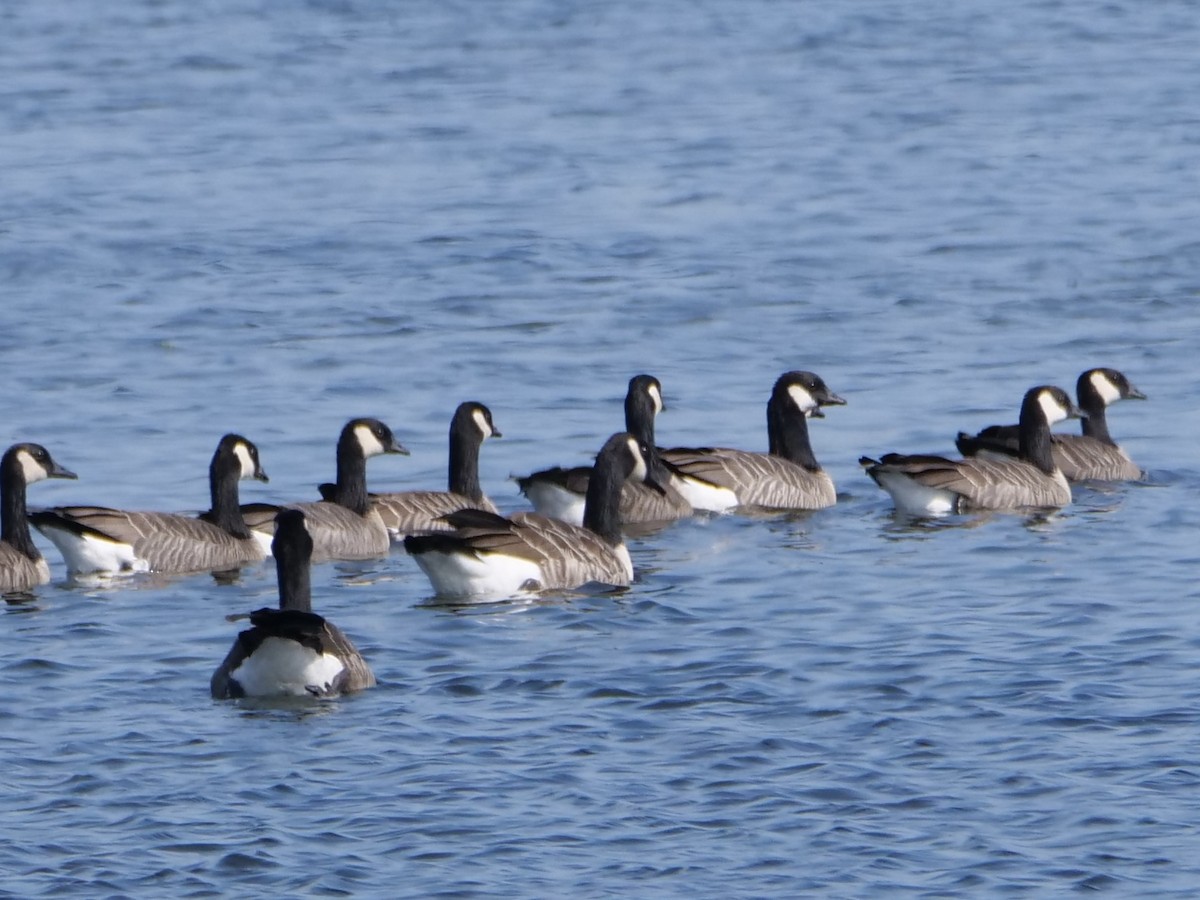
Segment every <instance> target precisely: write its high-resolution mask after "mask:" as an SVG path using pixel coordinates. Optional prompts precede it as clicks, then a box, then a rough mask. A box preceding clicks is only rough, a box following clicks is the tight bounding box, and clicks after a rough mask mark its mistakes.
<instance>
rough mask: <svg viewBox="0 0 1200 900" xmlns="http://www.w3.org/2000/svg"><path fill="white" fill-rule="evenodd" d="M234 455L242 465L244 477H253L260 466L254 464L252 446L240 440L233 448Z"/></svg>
mask: <svg viewBox="0 0 1200 900" xmlns="http://www.w3.org/2000/svg"><path fill="white" fill-rule="evenodd" d="M233 455H234V456H236V457H237V461H238V463H239V464H240V465H241V467H242V477H243V478H253V477H254V472H255V470H256V469H257V468H258V467H257V466H255V465H254V457H252V456H251V455H250V448H249V447H247V446H246V445H245V444H243V443H242V442H241V441H238V443H237V446H236V447H234V448H233Z"/></svg>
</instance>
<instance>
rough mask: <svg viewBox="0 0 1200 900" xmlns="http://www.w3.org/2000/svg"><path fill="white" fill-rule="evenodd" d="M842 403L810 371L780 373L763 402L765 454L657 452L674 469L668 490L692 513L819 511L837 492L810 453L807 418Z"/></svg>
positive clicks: (713, 449) (706, 449) (712, 449)
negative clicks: (692, 509) (675, 492)
mask: <svg viewBox="0 0 1200 900" xmlns="http://www.w3.org/2000/svg"><path fill="white" fill-rule="evenodd" d="M845 403H846V401H845V400H843V399H842V398H841V397H839V396H838V395H837V394H835V393H833V392H832V391H830V390H829V388H828V387H826V385H825V382H824V381H822V380H821V378H820V377H819V376H817V375H815V374H813V373H812V372H801V371H793V372H785V373H784V374H783V375H780V376H779V378H778V379H777V380H776V381H775V385H774V387H773V388H772V390H771V397H770V399H769V400H768V401H767V440H768V450H767V452H766V453H755V452H752V451H749V450H731V449H728V448H725V447H700V448H694V449H692V448H682V447H680V448H675V449H671V450H661V451H659V454H660V455H661V456H662V458H663V459H664V460H665V461H666V462H667V463H668V464H669V465H670V466H672V467H673V469H674V477H673V478H672V481H671V484H672V486H674V487H675V488H676V489H677V490H678V491H679V493H681V494H682V495H683V496H684V498H685V499H686V500H687V501H688V502H689V503H690V504H691V505H692V506H693V507H695V508H696V509H702V510H708V511H711V512H726V511H728V510H731V509H734V508H735V507H757V508H760V509H774V510H780V509H791V510H797V509H824V508H825V507H828V506H833V505H834V504H835V503H836V502H837V492H836V491H835V490H834V486H833V479H831V478H830V477H829V475H828V473H826V472H825V470H824V469H822V468H821V466H820V464H819V463H818V462H817V458H816V456H814V455H813V450H812V444H811V443H810V442H809V439H808V419H809V418H814V419H821V418H824V417H825V414H824V413H823V412H822V411H821V408H822V407H825V406H842V405H844V404H845Z"/></svg>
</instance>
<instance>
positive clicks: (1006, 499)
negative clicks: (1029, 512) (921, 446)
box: [859, 385, 1080, 515]
mask: <svg viewBox="0 0 1200 900" xmlns="http://www.w3.org/2000/svg"><path fill="white" fill-rule="evenodd" d="M1078 415H1080V410H1079V409H1078V408H1077V407H1076V406H1075V404H1074V403H1072V402H1071V399H1070V398H1069V397H1068V396H1067V394H1066V392H1065V391H1063V390H1062V389H1061V388H1058V387H1054V386H1053V385H1039V386H1038V387H1034V388H1030V389H1029V390H1028V391H1027V392H1026V393H1025V396H1024V398H1023V399H1022V402H1021V417H1020V423H1019V426H1018V427H1019V435H1018V456H1017V457H1015V458H1012V457H1009V458H999V459H990V458H982V457H974V458H972V457H968V458H965V459H949V458H947V457H942V456H934V455H924V454H900V453H888V454H885V455H884V456H883V457H881V458H880V459H878V460H875V459H872V458H870V457H865V456H864V457H862V458H861V459H860V460H859V463H860V464H861V465H862V466H863V467H864V468H865V469H866V471H867V474H868V475H870V476H871V478H872V479H873V480H874V481H875V482H876V484H878V485H879V486H880V487H882V488H883V489H884V490H886V491H887V492H888V493H889V494H890V495H891V496H892V499H893V501H894V503H895V505H896V508H897V509H899V510H900V511H902V512H904V513H907V514H910V515H930V514H932V515H939V514H943V513H955V512H968V511H973V510H985V509H1018V508H1024V507H1042V508H1054V507H1060V506H1066V505H1067V504H1069V503H1070V502H1071V489H1070V486H1069V485H1068V484H1067V480H1066V478H1065V477H1064V476H1063V474H1062V472H1061V470H1059V469H1058V468H1057V466H1056V465H1055V463H1054V457H1053V454H1052V452H1051V444H1050V425H1051V424H1053V423H1054V422H1059V421H1062V420H1063V419H1066V418H1070V417H1073V416H1078Z"/></svg>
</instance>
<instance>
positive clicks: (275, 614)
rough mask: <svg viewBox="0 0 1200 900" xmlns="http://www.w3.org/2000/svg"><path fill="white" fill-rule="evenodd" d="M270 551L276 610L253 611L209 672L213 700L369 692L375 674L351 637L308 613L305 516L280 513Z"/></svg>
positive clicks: (309, 555)
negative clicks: (245, 626)
mask: <svg viewBox="0 0 1200 900" xmlns="http://www.w3.org/2000/svg"><path fill="white" fill-rule="evenodd" d="M271 548H272V551H273V552H274V554H275V570H276V573H277V574H278V578H279V609H270V608H266V607H264V608H263V609H259V610H255V611H254V612H252V613H250V625H251V627H250V628H249V629H247V630H246V631H243V632H242V633H241V634H239V635H238V636H237V639H236V640H234V642H233V647H232V648H231V649H230V650H229V653H228V654H227V655H226V657H225V660H224V662H222V663H221V665H220V666H218V667H217V671H216V672H214V673H213V676H212V681H211V682H210V685H209V686H210V689H211V690H212V695H213V698H214V699H216V700H231V699H234V698H237V697H304V696H312V697H334V696H337V695H338V694H345V693H348V692H350V691H361V690H362V689H364V688H369V687H374V685H375V676H374V674H372V672H371V669H370V667H369V666H368V665H367V663H366V661H365V660H364V659H363V658H362V656H361V655H359V652H358V651H357V650H356V649H355V648H354V644H353V643H351V641H350V639H349V638H348V637H346V635H344V634H343V633H342V631H341V629H339V628H338V627H337V626H336V625H334V624H333V623H332V622H328V621H326V620H325V619H324V618H322V617H321V616H319V615H317V614H316V613H314V612H313V611H312V582H311V579H310V573H311V570H310V561H311V559H312V552H313V541H312V538H311V537H310V536H309V533H308V530H307V529H306V528H305V527H304V513H302V512H300V511H299V510H295V509H285V510H283V511H281V512H280V513H279V515H278V517H277V518H276V523H275V537H274V539H273V540H272V542H271Z"/></svg>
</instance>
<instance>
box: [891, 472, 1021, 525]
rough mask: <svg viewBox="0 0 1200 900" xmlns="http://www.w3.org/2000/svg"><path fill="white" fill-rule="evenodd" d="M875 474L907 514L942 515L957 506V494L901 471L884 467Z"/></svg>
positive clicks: (894, 501) (898, 508)
mask: <svg viewBox="0 0 1200 900" xmlns="http://www.w3.org/2000/svg"><path fill="white" fill-rule="evenodd" d="M1010 461H1011V458H1010ZM877 474H878V475H879V485H880V487H882V488H883V489H884V490H885V491H887V492H888V493H889V494H891V495H892V502H893V503H895V504H896V509H897V510H899V511H900V512H902V513H906V514H907V515H910V516H944V515H946V514H947V513H952V512H954V510H955V508H956V507H957V506H958V494H956V493H954V492H953V491H946V490H940V489H936V488H930V487H926V486H925V485H923V484H921V483H920V482H919V481H915V480H914V479H912V478H910V477H909V476H907V475H905V474H904V473H903V472H889V471H888V470H886V469H884V470H882V471H880V472H878V473H877Z"/></svg>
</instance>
